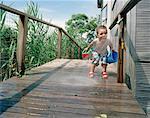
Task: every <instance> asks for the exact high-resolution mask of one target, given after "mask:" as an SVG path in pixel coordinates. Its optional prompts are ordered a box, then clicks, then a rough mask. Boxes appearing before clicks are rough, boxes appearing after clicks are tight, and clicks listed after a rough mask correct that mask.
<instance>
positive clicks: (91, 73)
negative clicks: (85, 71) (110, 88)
mask: <svg viewBox="0 0 150 118" xmlns="http://www.w3.org/2000/svg"><path fill="white" fill-rule="evenodd" d="M94 71H95V64H91V65H90V70H89V76H90V77H91V78H92V77H94Z"/></svg>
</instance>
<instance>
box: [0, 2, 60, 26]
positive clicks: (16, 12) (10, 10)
mask: <svg viewBox="0 0 150 118" xmlns="http://www.w3.org/2000/svg"><path fill="white" fill-rule="evenodd" d="M0 9H3V10H5V11H8V12H11V13H14V14H17V15H21V16H26V17H28V18H30V19H32V20H35V21H38V22H41V23H44V24H46V25H49V26H52V27H55V28H58V29H60V28H61V27H59V26H57V25H54V24H51V23H49V22H46V21H44V20H42V19H39V18H35V17H33V16H31V15H28V14H26V13H24V12H21V11H19V10H16V9H13V8H11V7H9V6H6V5H4V4H0Z"/></svg>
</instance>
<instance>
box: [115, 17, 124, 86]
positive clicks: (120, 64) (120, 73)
mask: <svg viewBox="0 0 150 118" xmlns="http://www.w3.org/2000/svg"><path fill="white" fill-rule="evenodd" d="M118 21H119V22H118V33H119V34H118V35H119V41H118V56H119V57H118V76H117V82H118V83H123V79H124V78H123V58H124V53H123V48H122V42H123V33H124V32H123V19H122V20H121V15H119V16H118Z"/></svg>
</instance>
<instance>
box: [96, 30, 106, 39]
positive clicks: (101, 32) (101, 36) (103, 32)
mask: <svg viewBox="0 0 150 118" xmlns="http://www.w3.org/2000/svg"><path fill="white" fill-rule="evenodd" d="M97 38H99V39H106V38H107V30H106V29H99V30H98V33H97Z"/></svg>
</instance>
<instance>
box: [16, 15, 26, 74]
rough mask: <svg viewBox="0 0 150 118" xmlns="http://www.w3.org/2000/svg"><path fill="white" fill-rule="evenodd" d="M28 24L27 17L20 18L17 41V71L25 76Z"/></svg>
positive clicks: (21, 16)
mask: <svg viewBox="0 0 150 118" xmlns="http://www.w3.org/2000/svg"><path fill="white" fill-rule="evenodd" d="M27 22H28V18H27V17H26V16H23V15H20V17H19V33H18V40H17V70H18V72H19V74H21V75H23V74H24V72H25V44H26V37H27Z"/></svg>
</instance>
